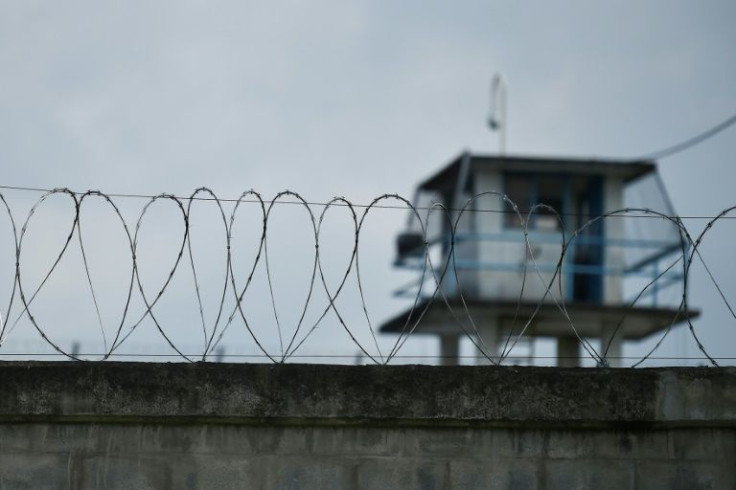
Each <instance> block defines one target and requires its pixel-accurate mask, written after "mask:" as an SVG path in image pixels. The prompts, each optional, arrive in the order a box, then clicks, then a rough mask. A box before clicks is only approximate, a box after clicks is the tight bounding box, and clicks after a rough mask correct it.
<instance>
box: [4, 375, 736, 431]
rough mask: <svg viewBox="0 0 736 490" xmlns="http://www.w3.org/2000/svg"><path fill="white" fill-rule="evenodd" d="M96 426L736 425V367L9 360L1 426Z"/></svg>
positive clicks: (5, 379) (5, 378) (5, 377)
mask: <svg viewBox="0 0 736 490" xmlns="http://www.w3.org/2000/svg"><path fill="white" fill-rule="evenodd" d="M95 420H105V421H108V422H109V421H119V422H126V421H128V422H146V421H151V422H157V423H160V422H171V423H186V422H187V421H194V420H196V421H199V422H211V423H237V424H243V423H251V422H252V423H263V422H264V420H265V421H268V422H270V423H274V424H299V423H303V422H304V421H306V420H308V421H309V423H310V424H315V423H317V424H319V423H323V424H326V425H381V424H392V425H397V424H398V425H402V424H405V425H431V426H438V425H439V426H442V425H446V426H454V427H457V426H514V425H518V426H524V427H527V426H529V425H530V424H531V425H540V426H541V425H543V426H545V427H549V426H559V427H585V426H591V427H617V426H626V425H640V426H642V427H649V426H651V427H656V426H724V425H726V426H736V368H717V369H715V368H656V369H654V368H653V369H584V368H580V369H560V368H530V367H523V368H522V367H493V366H460V367H434V366H334V365H297V364H281V365H274V364H206V363H197V364H157V363H114V362H0V422H2V421H5V422H10V421H56V422H65V421H68V422H89V421H95ZM300 421H301V422H300Z"/></svg>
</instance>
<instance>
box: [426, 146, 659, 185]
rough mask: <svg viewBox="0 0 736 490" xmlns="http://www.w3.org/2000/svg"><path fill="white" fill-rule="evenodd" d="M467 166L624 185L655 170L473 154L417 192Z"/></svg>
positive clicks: (650, 165)
mask: <svg viewBox="0 0 736 490" xmlns="http://www.w3.org/2000/svg"><path fill="white" fill-rule="evenodd" d="M464 161H467V162H468V163H469V168H468V171H469V172H471V173H472V172H476V171H479V170H481V169H493V170H498V171H511V172H521V173H566V174H576V175H602V176H610V177H620V178H623V179H624V182H629V181H632V180H635V179H637V178H639V177H643V176H644V175H647V174H649V173H652V172H654V171H656V168H657V166H656V164H655V163H654V162H652V161H646V160H636V161H632V160H609V159H606V160H602V159H593V158H553V157H532V156H509V155H473V154H470V153H468V152H464V153H461V154H460V155H458V156H457V157H456V158H455V159H453V160H452V161H451V162H450V163H449V164H447V165H446V166H444V167H443V168H441V169H440V170H439V171H437V172H436V173H434V174H433V175H432V176H430V177H429V178H428V179H426V180H424V181H423V182H421V183H420V184H419V189H420V190H442V189H445V188H447V186H448V184H450V183H451V182H456V181H457V179H458V177H459V175H460V171H461V167H462V166H463V162H464Z"/></svg>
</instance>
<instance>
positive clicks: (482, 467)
mask: <svg viewBox="0 0 736 490" xmlns="http://www.w3.org/2000/svg"><path fill="white" fill-rule="evenodd" d="M21 488H23V489H24V488H28V489H31V488H33V489H37V488H80V489H81V488H85V489H86V488H172V489H173V488H191V489H199V488H552V489H558V488H559V489H563V488H564V489H568V488H616V489H619V488H648V489H649V488H652V489H658V488H661V489H664V488H668V489H669V488H687V489H691V488H714V489H718V488H736V369H732V368H723V369H711V368H693V369H638V370H627V369H614V370H598V369H555V368H495V367H427V366H392V367H366V366H361V367H353V366H315V365H242V364H238V365H227V364H131V363H73V362H63V363H0V489H21Z"/></svg>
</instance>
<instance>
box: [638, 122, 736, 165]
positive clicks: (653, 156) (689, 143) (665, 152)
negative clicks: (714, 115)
mask: <svg viewBox="0 0 736 490" xmlns="http://www.w3.org/2000/svg"><path fill="white" fill-rule="evenodd" d="M734 123H736V114H734V115H733V116H731V117H729V118H728V119H726V120H725V121H723V122H721V123H719V124H716V125H715V126H713V127H712V128H710V129H708V130H706V131H703V132H702V133H700V134H698V135H697V136H694V137H692V138H690V139H687V140H685V141H683V142H681V143H677V144H676V145H673V146H670V147H668V148H664V149H662V150H659V151H655V152H652V153H649V154H647V155H642V156H640V157H637V158H635V159H634V160H661V159H662V158H667V157H669V156H672V155H674V154H676V153H680V152H682V151H685V150H688V149H690V148H692V147H693V146H695V145H698V144H700V143H702V142H703V141H705V140H707V139H710V138H712V137H713V136H715V135H717V134H718V133H720V132H721V131H723V130H725V129H726V128H728V127H729V126H732V125H733V124H734Z"/></svg>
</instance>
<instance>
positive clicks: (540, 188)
mask: <svg viewBox="0 0 736 490" xmlns="http://www.w3.org/2000/svg"><path fill="white" fill-rule="evenodd" d="M504 182H505V184H504V187H505V193H506V195H507V196H508V198H509V199H511V200H512V201H513V202H514V203H515V204H516V205H517V207H518V208H519V213H520V214H521V216H522V218H523V219H525V220H527V219H528V220H529V229H530V230H540V231H559V230H561V229H562V226H561V224H560V220H559V219H558V217H557V215H556V214H555V212H553V211H552V209H554V211H556V212H557V213H558V214H559V215H562V212H563V206H564V195H565V178H564V177H563V176H561V175H554V174H514V173H509V174H506V175H505V178H504ZM536 204H545V205H546V206H548V207H538V208H536V209H535V211H534V214H533V215H532V216H529V211H530V210H531V209H532V207H533V206H534V205H536ZM550 208H551V209H550ZM506 211H507V212H506V215H505V218H504V224H505V226H506V227H507V228H519V227H521V226H522V223H521V222H520V221H519V216H518V215H517V214H516V213H515V212H514V211H513V210H512V209H511V208H510V206H508V205H507V207H506Z"/></svg>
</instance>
